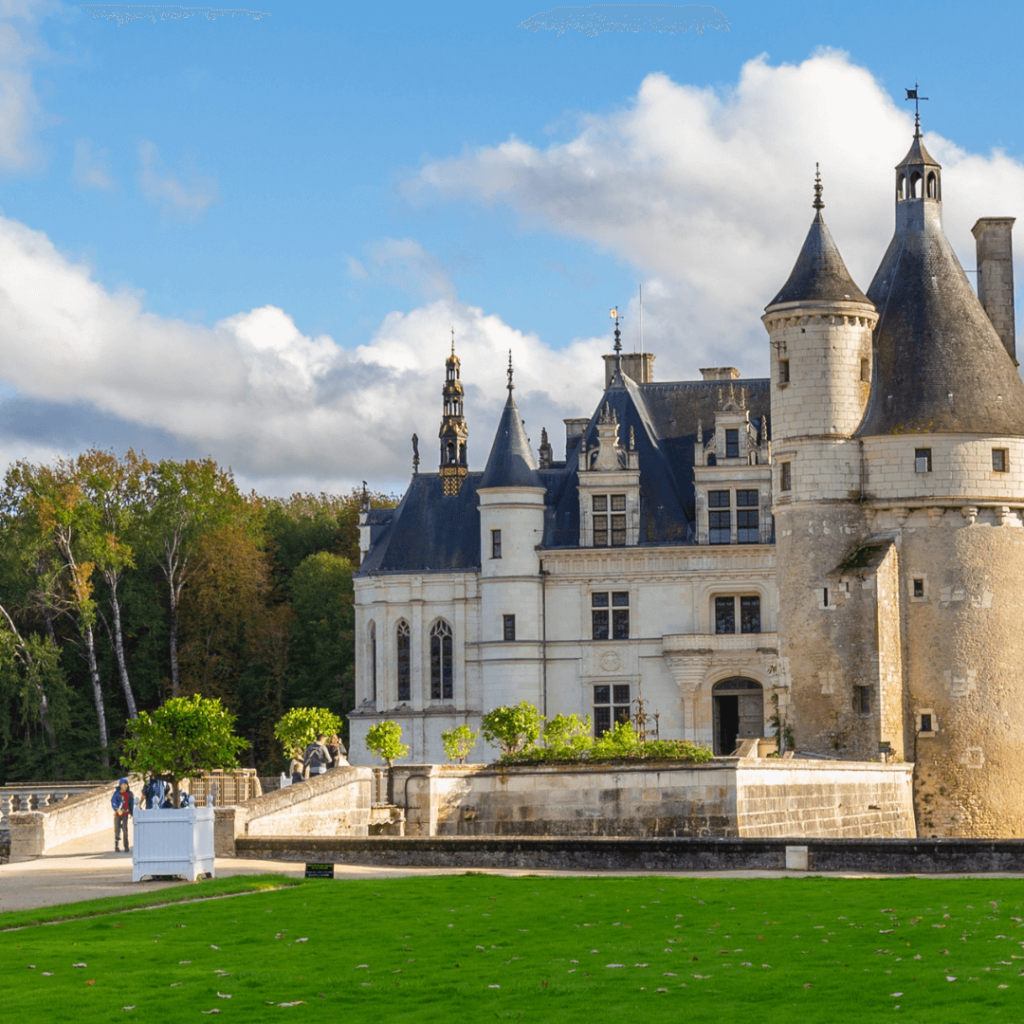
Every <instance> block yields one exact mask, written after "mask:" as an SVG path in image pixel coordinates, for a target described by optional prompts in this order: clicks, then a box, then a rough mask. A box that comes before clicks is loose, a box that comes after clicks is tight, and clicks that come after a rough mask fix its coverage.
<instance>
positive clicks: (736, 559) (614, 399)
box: [350, 126, 1024, 837]
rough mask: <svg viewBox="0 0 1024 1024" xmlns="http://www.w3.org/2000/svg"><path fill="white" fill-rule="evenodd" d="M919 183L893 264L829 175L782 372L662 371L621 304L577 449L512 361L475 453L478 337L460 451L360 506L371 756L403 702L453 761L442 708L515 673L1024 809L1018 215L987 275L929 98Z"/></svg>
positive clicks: (422, 737) (512, 690)
mask: <svg viewBox="0 0 1024 1024" xmlns="http://www.w3.org/2000/svg"><path fill="white" fill-rule="evenodd" d="M895 199H896V229H895V233H894V236H893V239H892V241H891V243H890V245H889V248H888V250H887V251H886V253H885V255H884V257H883V258H882V262H881V265H880V266H879V269H878V272H877V273H876V275H875V278H874V280H873V281H872V283H871V285H870V287H869V288H868V290H867V293H864V292H862V291H861V290H860V288H859V287H858V286H857V285H856V284H855V283H854V282H853V280H852V279H851V277H850V275H849V273H848V272H847V270H846V267H845V265H844V264H843V261H842V258H841V256H840V254H839V251H838V249H837V247H836V245H835V242H834V241H833V239H832V237H831V235H830V233H829V230H828V228H827V226H826V224H825V221H824V219H823V217H822V207H823V205H824V204H823V203H822V201H821V186H820V182H819V183H817V184H816V189H815V201H814V207H815V215H814V219H813V222H812V224H811V228H810V231H809V232H808V235H807V239H806V241H805V242H804V245H803V248H802V250H801V251H800V253H799V255H798V257H797V260H796V264H795V266H794V268H793V271H792V274H791V275H790V277H789V279H788V280H787V281H786V283H785V284H784V285H783V287H782V289H781V291H780V292H779V293H778V294H777V295H776V296H775V298H774V299H773V300H772V301H771V302H770V303H769V304H768V306H767V307H766V312H765V315H764V317H763V320H764V323H765V327H766V328H767V332H768V338H769V345H770V353H771V376H770V378H769V379H768V380H764V379H757V380H742V379H739V375H738V371H736V370H734V369H732V368H711V369H706V370H703V371H702V374H703V378H704V379H703V380H700V381H680V382H670V383H660V382H656V381H655V380H654V377H653V363H654V357H653V355H651V354H632V355H629V354H625V353H622V352H621V347H620V345H619V343H618V331H617V330H616V346H615V348H616V351H615V354H614V355H612V356H606V357H605V360H606V387H605V391H604V394H603V395H602V396H601V399H600V401H599V403H598V405H597V408H596V409H595V412H594V414H593V416H592V417H591V418H590V419H589V420H583V419H567V420H566V421H565V423H566V442H565V452H564V457H563V458H562V459H557V460H556V459H555V458H554V453H553V450H552V446H551V445H550V443H549V442H548V440H547V434H546V431H545V432H543V433H542V440H541V445H540V449H539V453H538V456H537V457H535V455H534V453H533V450H532V449H531V447H530V443H529V441H528V439H527V437H526V433H525V430H524V428H523V424H522V421H521V419H520V417H519V413H518V410H517V408H516V404H515V399H514V390H513V378H512V372H511V366H510V369H509V383H508V392H509V394H508V401H507V403H506V405H505V409H504V411H503V413H502V417H501V420H500V422H499V424H498V429H497V431H496V434H495V437H494V442H493V444H492V447H491V451H490V455H489V457H488V459H487V464H486V467H485V469H484V470H483V471H482V472H478V471H470V470H468V468H467V461H466V450H467V439H468V429H467V426H466V422H465V419H464V416H463V410H462V385H461V381H460V373H461V366H460V363H459V360H458V357H457V356H456V355H455V351H454V346H453V349H452V354H451V356H450V357H449V358H448V360H447V364H446V377H445V384H444V407H443V419H442V425H441V431H440V435H439V436H440V442H441V451H440V462H439V471H438V473H436V474H435V473H416V474H415V475H414V476H413V478H412V481H411V483H410V486H409V489H408V491H407V492H406V494H405V496H404V498H403V499H402V502H401V503H400V505H399V506H398V507H397V508H396V509H394V510H369V509H366V510H364V512H363V514H362V516H361V520H360V522H361V532H362V565H361V568H360V571H359V573H358V574H357V576H356V607H357V619H356V630H357V683H356V692H357V701H356V708H355V710H354V711H353V712H352V714H351V716H350V722H351V729H352V743H351V748H352V753H353V758H354V759H356V760H359V759H363V760H369V758H368V755H367V754H366V753H365V749H364V746H363V742H362V741H363V738H364V737H365V734H366V730H367V729H368V728H369V726H370V725H372V724H373V723H375V722H377V721H380V720H382V719H384V718H392V719H395V720H397V721H399V722H400V723H401V724H402V726H403V736H404V739H405V740H406V742H408V743H409V744H410V746H411V752H410V753H411V757H412V758H413V759H414V760H416V761H420V762H424V761H438V760H443V756H444V755H443V750H442V746H441V740H440V735H441V732H442V731H443V730H444V729H446V728H449V727H451V726H453V725H456V724H461V723H463V722H467V723H469V724H470V725H473V726H475V725H477V724H478V723H479V721H480V716H481V714H482V713H483V712H484V711H486V710H488V709H489V708H492V707H495V706H497V705H499V704H505V703H513V702H516V701H521V700H528V701H531V702H533V703H534V704H536V705H537V707H539V708H540V709H541V710H542V711H543V712H544V713H545V714H546V715H548V716H551V715H554V714H556V713H559V712H563V713H570V712H576V713H580V714H589V715H591V716H592V717H593V721H594V727H595V730H597V731H602V730H604V729H606V728H608V727H609V726H610V725H611V724H612V723H613V722H614V721H615V720H617V719H619V718H622V717H624V716H626V715H630V714H635V713H636V711H637V708H638V704H637V702H638V699H641V698H642V702H643V710H644V711H645V712H646V714H647V715H648V716H649V717H648V721H647V729H648V731H649V732H657V733H658V734H659V735H660V736H662V737H682V738H687V739H692V740H696V741H699V742H702V743H706V744H709V745H710V746H712V747H713V748H714V750H715V751H716V753H720V754H728V753H731V752H732V751H733V750H734V749H735V748H736V747H737V746H738V745H739V744H740V743H741V742H742V741H743V740H744V739H750V738H756V737H761V736H771V735H774V734H775V733H776V731H777V725H778V721H779V719H781V722H782V724H783V727H784V728H783V732H786V731H787V729H786V727H787V726H788V730H789V731H791V733H792V736H793V739H794V741H795V747H796V749H797V750H798V752H799V753H800V754H808V755H816V756H829V757H840V758H844V759H853V760H868V759H871V758H877V757H879V756H880V750H887V751H888V752H889V756H893V757H897V758H900V759H903V760H906V761H910V762H913V763H914V764H915V765H916V771H915V802H916V808H917V818H918V828H919V831H920V833H921V834H922V835H939V836H971V835H974V836H1018V837H1022V836H1024V760H1022V759H1021V757H1020V752H1021V750H1022V749H1024V722H1022V715H1021V709H1022V708H1024V587H1022V583H1024V529H1022V525H1024V522H1022V517H1024V382H1022V381H1021V378H1020V375H1019V374H1018V372H1017V368H1016V358H1015V348H1014V321H1013V278H1012V273H1013V272H1012V258H1011V252H1010V229H1011V227H1012V224H1013V219H1012V218H1008V217H993V218H984V219H982V220H979V221H978V223H977V224H976V226H975V228H974V234H975V237H976V239H977V249H978V267H979V283H978V295H976V294H975V292H974V290H973V289H972V288H971V286H970V284H969V283H968V281H967V278H966V276H965V274H964V272H963V270H962V269H961V267H960V265H959V263H958V261H957V258H956V256H955V255H954V253H953V250H952V248H951V246H950V244H949V242H948V241H947V239H946V237H945V234H944V233H943V229H942V220H941V215H942V180H941V168H940V166H939V165H938V164H937V163H936V162H935V161H934V160H933V159H932V157H931V156H930V155H929V154H928V152H927V150H926V148H925V146H924V142H923V140H922V138H921V134H920V128H919V126H918V127H917V128H916V130H915V135H914V139H913V143H912V145H911V148H910V151H909V153H908V154H907V156H906V157H905V158H904V159H903V160H902V161H901V162H900V164H899V165H898V166H897V168H896V196H895ZM979 296H980V298H979ZM776 716H778V718H776ZM476 753H477V757H478V759H484V758H486V757H487V756H488V753H489V752H487V751H485V750H484V749H482V748H481V747H478V748H477V752H476ZM798 756H799V755H798Z"/></svg>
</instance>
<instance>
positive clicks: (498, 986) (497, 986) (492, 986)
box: [487, 985, 501, 988]
mask: <svg viewBox="0 0 1024 1024" xmlns="http://www.w3.org/2000/svg"><path fill="white" fill-rule="evenodd" d="M487 987H488V988H501V986H500V985H488V986H487Z"/></svg>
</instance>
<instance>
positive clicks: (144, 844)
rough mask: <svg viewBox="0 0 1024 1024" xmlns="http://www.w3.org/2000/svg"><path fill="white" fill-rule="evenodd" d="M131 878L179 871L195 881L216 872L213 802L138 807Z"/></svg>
mask: <svg viewBox="0 0 1024 1024" xmlns="http://www.w3.org/2000/svg"><path fill="white" fill-rule="evenodd" d="M133 823H134V826H135V827H134V830H133V831H134V833H135V836H134V840H135V841H134V844H133V846H132V881H133V882H138V881H141V880H142V879H143V878H145V877H146V876H147V875H180V876H181V877H182V878H186V879H188V881H190V882H194V881H195V880H196V879H197V878H198V877H199V876H200V875H209V876H210V877H211V878H213V877H215V876H216V873H217V872H216V867H215V866H214V860H213V825H214V812H213V804H212V802H211V803H208V804H207V806H206V807H185V808H182V809H171V808H167V809H163V810H161V809H158V808H154V809H153V810H151V811H147V810H143V809H140V808H139V807H136V808H135V814H134V816H133Z"/></svg>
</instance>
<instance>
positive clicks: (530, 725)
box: [481, 700, 544, 754]
mask: <svg viewBox="0 0 1024 1024" xmlns="http://www.w3.org/2000/svg"><path fill="white" fill-rule="evenodd" d="M543 724H544V718H543V716H542V715H541V713H540V712H539V711H538V710H537V709H536V708H535V707H534V706H533V705H532V704H531V703H530V702H529V701H526V700H524V701H520V702H519V703H518V704H513V705H511V706H509V705H502V706H501V707H497V708H493V709H492V710H491V711H488V712H487V714H486V715H484V717H483V721H482V722H481V732H482V733H483V735H484V739H485V740H487V742H488V743H497V744H498V746H499V747H500V748H501V752H502V754H517V753H519V752H520V751H522V750H526V749H528V748H529V747H532V746H533V745H534V744H535V743H536V742H537V740H538V738H539V737H540V730H541V726H542V725H543Z"/></svg>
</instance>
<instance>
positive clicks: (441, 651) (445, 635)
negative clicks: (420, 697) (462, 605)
mask: <svg viewBox="0 0 1024 1024" xmlns="http://www.w3.org/2000/svg"><path fill="white" fill-rule="evenodd" d="M430 699H431V700H451V699H452V627H451V626H449V625H448V623H447V622H445V621H444V619H438V620H437V622H435V623H434V625H433V627H432V628H431V630H430Z"/></svg>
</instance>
